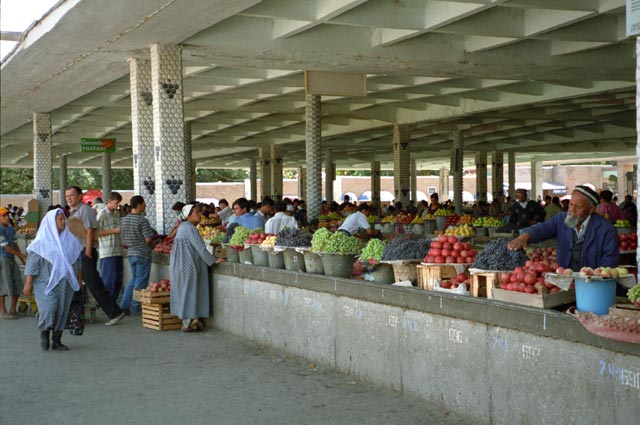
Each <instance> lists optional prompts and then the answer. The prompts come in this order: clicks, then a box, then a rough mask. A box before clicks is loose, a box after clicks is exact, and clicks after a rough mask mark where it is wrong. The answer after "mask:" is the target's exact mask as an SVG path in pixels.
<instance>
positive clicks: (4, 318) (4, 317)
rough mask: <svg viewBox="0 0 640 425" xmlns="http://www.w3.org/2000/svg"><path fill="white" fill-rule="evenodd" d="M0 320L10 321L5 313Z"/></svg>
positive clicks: (0, 316)
mask: <svg viewBox="0 0 640 425" xmlns="http://www.w3.org/2000/svg"><path fill="white" fill-rule="evenodd" d="M0 319H2V320H9V315H8V314H7V313H4V314H2V315H0Z"/></svg>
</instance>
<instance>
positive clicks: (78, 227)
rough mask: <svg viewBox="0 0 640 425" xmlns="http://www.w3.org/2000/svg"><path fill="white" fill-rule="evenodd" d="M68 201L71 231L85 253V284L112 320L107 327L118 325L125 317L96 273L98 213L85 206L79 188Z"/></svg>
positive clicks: (71, 190) (67, 195) (72, 189)
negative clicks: (95, 245)
mask: <svg viewBox="0 0 640 425" xmlns="http://www.w3.org/2000/svg"><path fill="white" fill-rule="evenodd" d="M65 199H66V200H67V205H69V208H70V211H69V213H70V215H69V230H70V231H71V233H73V234H74V236H75V237H76V238H78V242H80V245H82V247H83V248H84V250H83V251H82V280H83V281H84V283H86V285H87V287H88V288H89V291H91V294H92V295H93V298H95V300H96V302H97V303H98V305H99V306H100V307H101V308H102V311H104V313H105V314H106V315H107V317H108V318H109V321H108V322H107V323H105V325H107V326H113V325H117V324H118V322H119V321H120V320H122V318H123V317H124V313H123V312H122V310H121V309H120V307H118V304H116V302H115V301H114V299H113V298H112V297H111V294H109V291H107V288H105V286H104V282H103V281H102V278H101V277H100V275H99V274H98V270H97V265H98V250H97V249H96V248H95V247H94V244H95V243H96V242H97V241H96V229H97V228H98V220H97V218H96V213H95V212H94V211H93V209H91V207H90V206H88V205H87V204H84V203H83V202H82V189H80V188H79V187H78V186H70V187H68V188H67V190H66V192H65Z"/></svg>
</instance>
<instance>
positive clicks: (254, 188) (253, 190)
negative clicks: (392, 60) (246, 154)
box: [249, 158, 258, 201]
mask: <svg viewBox="0 0 640 425" xmlns="http://www.w3.org/2000/svg"><path fill="white" fill-rule="evenodd" d="M249 191H250V192H249V193H250V195H249V196H250V197H251V199H253V200H254V201H255V200H256V199H258V166H257V164H256V159H255V158H249Z"/></svg>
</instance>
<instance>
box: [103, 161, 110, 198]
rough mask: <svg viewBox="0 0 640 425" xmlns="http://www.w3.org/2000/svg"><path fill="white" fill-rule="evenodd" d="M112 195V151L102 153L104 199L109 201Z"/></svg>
mask: <svg viewBox="0 0 640 425" xmlns="http://www.w3.org/2000/svg"><path fill="white" fill-rule="evenodd" d="M109 195H111V152H103V153H102V200H103V201H104V203H105V204H106V203H107V199H109Z"/></svg>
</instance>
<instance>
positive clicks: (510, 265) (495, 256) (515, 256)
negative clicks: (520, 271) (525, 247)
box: [471, 238, 528, 270]
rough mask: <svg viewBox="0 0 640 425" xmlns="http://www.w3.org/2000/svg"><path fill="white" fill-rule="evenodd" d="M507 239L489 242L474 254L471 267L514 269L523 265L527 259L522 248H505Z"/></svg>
mask: <svg viewBox="0 0 640 425" xmlns="http://www.w3.org/2000/svg"><path fill="white" fill-rule="evenodd" d="M508 243H509V240H507V239H505V238H500V239H496V240H494V241H491V242H489V243H488V244H487V245H486V246H485V247H484V250H483V251H481V252H479V253H478V255H476V259H475V260H474V261H473V264H471V267H472V268H475V269H481V270H515V268H516V267H521V266H524V265H525V263H526V262H527V260H528V257H527V254H525V252H524V251H522V250H517V251H512V250H510V249H509V248H507V244H508Z"/></svg>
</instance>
